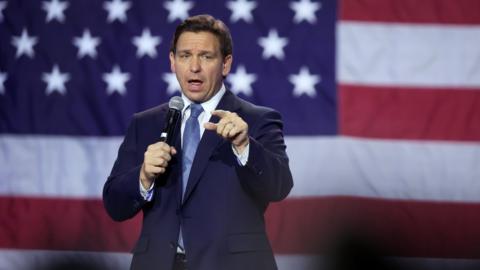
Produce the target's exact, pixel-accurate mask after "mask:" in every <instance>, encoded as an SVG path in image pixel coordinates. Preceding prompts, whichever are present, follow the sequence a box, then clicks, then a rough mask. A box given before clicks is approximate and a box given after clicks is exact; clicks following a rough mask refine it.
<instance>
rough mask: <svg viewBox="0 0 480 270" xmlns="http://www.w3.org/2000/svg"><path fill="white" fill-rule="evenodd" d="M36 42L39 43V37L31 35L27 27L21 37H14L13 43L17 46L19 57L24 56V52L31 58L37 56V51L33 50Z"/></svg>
mask: <svg viewBox="0 0 480 270" xmlns="http://www.w3.org/2000/svg"><path fill="white" fill-rule="evenodd" d="M35 44H37V38H36V37H34V36H32V37H30V36H29V35H28V31H27V29H25V28H24V29H23V30H22V35H21V36H20V37H13V38H12V45H13V46H15V47H16V48H17V55H16V57H17V58H19V57H20V56H22V54H26V55H27V56H28V57H30V58H32V57H33V56H35V52H34V51H33V46H35Z"/></svg>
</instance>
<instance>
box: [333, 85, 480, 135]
mask: <svg viewBox="0 0 480 270" xmlns="http://www.w3.org/2000/svg"><path fill="white" fill-rule="evenodd" d="M479 123H480V91H479V90H459V89H426V88H423V89H413V88H401V87H373V86H356V85H340V123H339V125H340V133H341V134H344V135H352V136H361V137H370V138H389V139H425V140H456V141H457V140H459V141H480V125H479Z"/></svg>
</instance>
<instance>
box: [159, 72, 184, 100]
mask: <svg viewBox="0 0 480 270" xmlns="http://www.w3.org/2000/svg"><path fill="white" fill-rule="evenodd" d="M162 79H163V80H164V81H165V82H166V83H167V84H168V86H167V94H169V95H173V94H175V93H176V92H180V84H179V83H178V80H177V75H175V73H172V72H170V73H163V75H162Z"/></svg>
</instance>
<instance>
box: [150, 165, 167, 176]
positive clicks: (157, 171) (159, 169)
mask: <svg viewBox="0 0 480 270" xmlns="http://www.w3.org/2000/svg"><path fill="white" fill-rule="evenodd" d="M150 172H151V173H153V174H161V173H164V172H165V168H164V167H155V166H152V167H151V168H150Z"/></svg>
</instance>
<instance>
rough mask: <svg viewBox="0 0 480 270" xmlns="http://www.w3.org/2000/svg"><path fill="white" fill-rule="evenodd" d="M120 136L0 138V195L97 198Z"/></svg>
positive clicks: (114, 156) (115, 153)
mask: <svg viewBox="0 0 480 270" xmlns="http://www.w3.org/2000/svg"><path fill="white" fill-rule="evenodd" d="M120 143H121V138H119V137H109V138H100V137H98V138H97V137H62V136H12V135H1V136H0V149H2V150H1V151H0V164H2V166H0V179H3V180H4V181H0V194H4V195H19V196H23V195H25V196H29V195H30V196H41V197H43V196H51V197H81V198H100V197H101V195H102V188H103V184H104V183H105V180H106V179H107V176H108V175H109V174H110V170H111V169H112V166H113V162H114V161H115V159H116V156H117V150H118V147H119V145H120Z"/></svg>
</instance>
